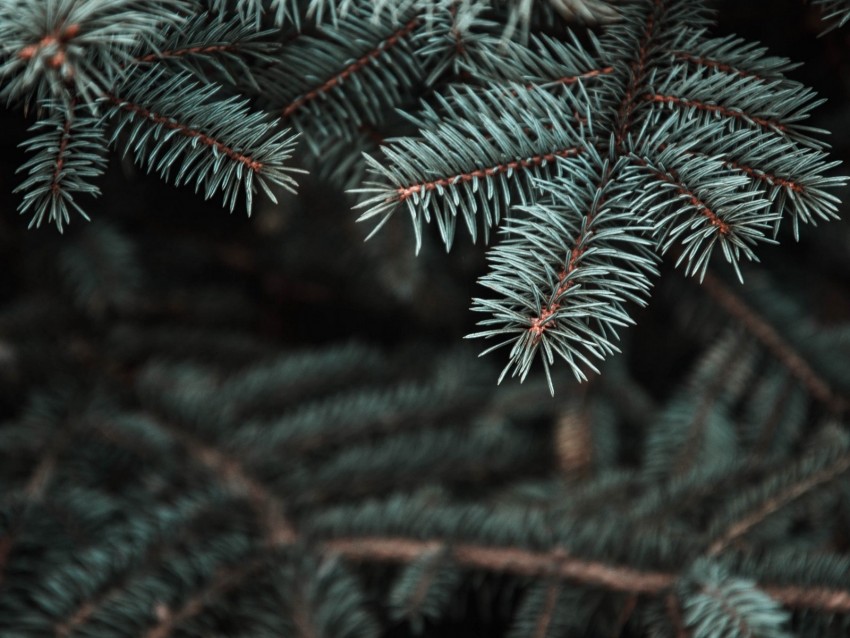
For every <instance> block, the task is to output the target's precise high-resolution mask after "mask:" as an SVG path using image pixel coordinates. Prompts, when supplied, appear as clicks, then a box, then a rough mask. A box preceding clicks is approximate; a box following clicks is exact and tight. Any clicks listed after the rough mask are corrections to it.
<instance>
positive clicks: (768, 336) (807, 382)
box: [702, 273, 847, 413]
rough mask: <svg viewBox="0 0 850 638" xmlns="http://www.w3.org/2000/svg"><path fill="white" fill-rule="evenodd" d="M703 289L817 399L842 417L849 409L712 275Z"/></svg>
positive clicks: (741, 301) (761, 319) (802, 359)
mask: <svg viewBox="0 0 850 638" xmlns="http://www.w3.org/2000/svg"><path fill="white" fill-rule="evenodd" d="M702 287H703V289H704V290H705V291H706V292H707V293H708V294H709V295H710V296H711V298H712V299H713V300H714V301H715V302H717V304H718V305H719V306H720V307H721V308H723V310H725V311H726V312H727V313H728V314H729V315H730V316H732V317H733V318H734V319H736V320H737V321H739V322H740V323H741V325H743V327H744V328H746V329H747V331H748V332H750V334H752V335H753V336H754V337H755V338H756V339H757V340H758V341H760V342H761V343H762V344H763V345H764V346H765V347H766V348H767V349H768V351H769V352H770V353H771V354H772V355H773V356H774V357H776V359H778V360H779V362H780V363H781V364H782V365H784V366H785V367H786V368H787V369H788V371H789V372H790V373H791V376H793V377H794V378H795V379H797V381H799V382H800V383H801V384H802V386H803V387H804V388H806V390H807V391H808V392H809V393H810V394H811V395H812V396H813V397H815V399H817V400H818V401H820V402H821V403H823V404H824V405H826V406H827V407H828V408H829V409H830V411H832V412H835V413H842V412H844V411H845V410H846V409H847V401H846V399H845V398H844V397H842V396H840V395H838V394H837V393H836V392H835V391H834V390H833V389H832V387H830V385H829V383H827V382H826V381H825V380H824V379H822V378H821V377H820V376H819V375H818V374H817V372H815V371H814V370H813V369H812V367H811V366H810V365H809V364H808V362H807V361H806V360H805V359H804V358H803V357H802V356H801V355H800V354H798V353H797V352H796V351H795V350H794V348H793V347H792V346H791V345H790V344H789V343H788V342H787V341H785V339H783V338H782V336H781V335H780V334H779V332H777V330H776V329H775V328H774V327H773V326H771V325H770V324H769V323H768V322H767V321H765V320H764V319H763V318H762V317H761V316H759V315H758V314H757V313H756V312H755V311H754V310H753V309H752V308H750V307H749V306H748V305H747V304H746V303H745V302H744V301H743V300H741V299H740V298H739V297H737V296H736V295H735V294H734V293H732V291H731V290H729V289H728V288H727V287H726V286H725V285H723V284H722V283H721V282H720V280H719V279H717V278H716V277H715V276H714V275H712V274H711V273H706V275H705V278H704V279H703V282H702Z"/></svg>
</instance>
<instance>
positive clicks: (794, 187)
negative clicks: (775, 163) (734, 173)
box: [723, 161, 806, 193]
mask: <svg viewBox="0 0 850 638" xmlns="http://www.w3.org/2000/svg"><path fill="white" fill-rule="evenodd" d="M723 164H724V165H725V166H728V167H729V168H733V169H735V170H738V171H741V172H742V173H744V174H745V175H748V176H749V177H752V178H753V179H757V180H759V181H761V182H766V183H768V184H771V185H773V186H781V187H782V188H787V189H788V190H791V191H794V192H795V193H802V192H803V191H804V190H806V189H805V187H804V186H803V185H802V184H800V183H798V182H795V181H793V180H790V179H786V178H784V177H779V176H778V175H773V174H771V173H765V172H764V171H760V170H757V169H755V168H753V167H751V166H746V165H744V164H739V163H738V162H732V161H725V162H723Z"/></svg>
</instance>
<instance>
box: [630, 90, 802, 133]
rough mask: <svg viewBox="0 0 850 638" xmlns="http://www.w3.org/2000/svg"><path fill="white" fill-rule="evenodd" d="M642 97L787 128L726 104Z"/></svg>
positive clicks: (759, 123) (762, 125) (780, 129)
mask: <svg viewBox="0 0 850 638" xmlns="http://www.w3.org/2000/svg"><path fill="white" fill-rule="evenodd" d="M644 99H645V100H646V101H647V102H657V103H660V104H674V105H675V106H678V107H681V108H692V109H697V110H698V111H704V112H706V113H718V114H720V115H722V116H724V117H729V118H732V119H736V120H745V121H747V122H752V123H753V124H757V125H758V126H760V127H762V128H766V129H775V130H779V131H786V130H788V129H787V127H786V126H785V125H784V124H782V123H781V122H779V121H778V120H773V119H769V118H765V117H759V116H757V115H749V114H747V113H744V112H743V111H738V110H736V109H730V108H728V107H726V106H721V105H720V104H708V103H706V102H702V101H701V100H689V99H686V98H682V97H678V96H675V95H662V94H661V93H653V94H650V95H646V96H644Z"/></svg>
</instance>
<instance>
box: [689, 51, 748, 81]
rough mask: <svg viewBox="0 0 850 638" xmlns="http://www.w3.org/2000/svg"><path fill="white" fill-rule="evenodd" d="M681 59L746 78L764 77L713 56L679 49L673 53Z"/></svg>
mask: <svg viewBox="0 0 850 638" xmlns="http://www.w3.org/2000/svg"><path fill="white" fill-rule="evenodd" d="M673 55H674V56H676V58H678V59H679V60H684V61H685V62H690V63H691V64H695V65H696V66H702V67H706V68H709V69H716V70H718V71H722V72H723V73H729V74H732V75H740V76H741V77H744V78H754V79H756V80H761V79H763V78H762V77H761V76H760V75H758V74H757V73H753V72H752V71H744V70H742V69H736V68H735V67H734V66H732V65H731V64H726V63H725V62H720V61H719V60H714V59H712V58H704V57H702V56H699V55H692V54H690V53H686V52H684V51H677V52H676V53H674V54H673Z"/></svg>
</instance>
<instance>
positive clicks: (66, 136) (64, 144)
mask: <svg viewBox="0 0 850 638" xmlns="http://www.w3.org/2000/svg"><path fill="white" fill-rule="evenodd" d="M76 104H77V101H76V99H72V100H71V104H70V105H69V106H68V112H67V113H66V114H65V123H64V125H63V127H62V137H61V139H60V140H59V150H58V151H56V165H55V166H54V167H53V179H52V180H51V181H50V192H51V193H52V194H53V196H54V197H57V196H58V195H59V191H60V190H61V186H60V185H59V182H60V181H61V179H62V169H63V168H64V167H65V154H66V153H67V152H68V144H69V143H70V142H71V125H72V124H73V121H74V107H75V106H76Z"/></svg>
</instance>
